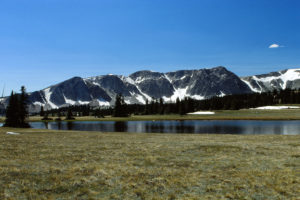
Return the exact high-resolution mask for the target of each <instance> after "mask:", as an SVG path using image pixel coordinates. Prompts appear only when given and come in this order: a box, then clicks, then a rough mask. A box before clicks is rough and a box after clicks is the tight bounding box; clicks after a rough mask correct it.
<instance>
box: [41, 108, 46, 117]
mask: <svg viewBox="0 0 300 200" xmlns="http://www.w3.org/2000/svg"><path fill="white" fill-rule="evenodd" d="M44 115H45V111H44V106H41V111H40V116H41V117H43V116H44Z"/></svg>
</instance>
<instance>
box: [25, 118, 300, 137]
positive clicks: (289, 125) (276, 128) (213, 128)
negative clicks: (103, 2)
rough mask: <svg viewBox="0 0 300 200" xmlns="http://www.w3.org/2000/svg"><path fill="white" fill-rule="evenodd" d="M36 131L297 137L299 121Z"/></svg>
mask: <svg viewBox="0 0 300 200" xmlns="http://www.w3.org/2000/svg"><path fill="white" fill-rule="evenodd" d="M30 125H31V126H32V128H35V129H54V130H80V131H102V132H134V133H195V134H201V133H215V134H282V135H297V134H300V121H297V120H294V121H261V120H184V121H171V120H170V121H125V122H122V121H75V122H48V123H47V122H31V123H30Z"/></svg>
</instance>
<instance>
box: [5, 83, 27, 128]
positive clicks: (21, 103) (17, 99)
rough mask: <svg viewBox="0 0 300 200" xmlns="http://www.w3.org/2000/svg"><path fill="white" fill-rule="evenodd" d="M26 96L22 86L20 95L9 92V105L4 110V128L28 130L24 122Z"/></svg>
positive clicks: (25, 116)
mask: <svg viewBox="0 0 300 200" xmlns="http://www.w3.org/2000/svg"><path fill="white" fill-rule="evenodd" d="M27 98H28V97H27V94H26V89H25V87H24V86H22V87H21V95H17V94H14V92H13V91H12V92H11V95H10V98H9V104H8V106H7V109H6V119H5V124H4V126H7V127H16V128H29V127H30V125H29V124H28V123H27V122H26V118H27V117H28V111H27Z"/></svg>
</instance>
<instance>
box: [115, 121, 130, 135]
mask: <svg viewBox="0 0 300 200" xmlns="http://www.w3.org/2000/svg"><path fill="white" fill-rule="evenodd" d="M127 128H128V127H127V122H124V121H116V122H115V124H114V132H127Z"/></svg>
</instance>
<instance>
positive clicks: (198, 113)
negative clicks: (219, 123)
mask: <svg viewBox="0 0 300 200" xmlns="http://www.w3.org/2000/svg"><path fill="white" fill-rule="evenodd" d="M188 114H189V115H214V114H215V112H211V111H197V112H193V113H188Z"/></svg>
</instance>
